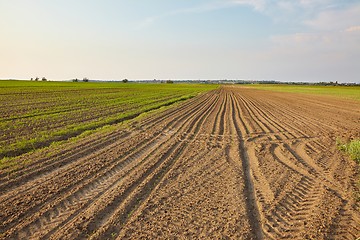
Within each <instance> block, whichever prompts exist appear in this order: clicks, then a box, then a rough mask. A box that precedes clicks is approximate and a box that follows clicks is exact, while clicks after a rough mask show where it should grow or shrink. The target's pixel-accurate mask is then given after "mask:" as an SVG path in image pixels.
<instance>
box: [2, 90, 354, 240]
mask: <svg viewBox="0 0 360 240" xmlns="http://www.w3.org/2000/svg"><path fill="white" fill-rule="evenodd" d="M359 135H360V104H359V102H356V101H351V100H339V99H335V98H328V97H317V96H305V95H301V94H293V93H275V92H270V91H261V90H254V89H247V88H240V87H232V86H228V87H222V88H219V89H217V90H213V91H210V92H208V93H206V94H202V95H200V96H198V97H196V98H193V99H191V100H188V101H186V102H184V103H182V104H180V105H178V106H177V107H175V108H171V109H169V110H166V111H165V112H162V113H160V114H157V115H153V116H151V117H148V118H146V119H143V120H141V121H139V122H134V123H132V127H131V129H119V130H116V131H113V132H111V133H106V134H105V133H104V134H98V135H95V136H90V137H88V138H86V139H83V140H81V141H80V142H77V143H75V144H69V145H66V146H65V147H64V149H62V151H60V152H56V154H51V153H47V154H41V153H34V154H30V155H26V156H24V158H31V159H32V162H31V164H29V165H28V166H27V167H26V168H19V169H18V170H17V171H15V172H14V173H13V174H12V175H11V176H7V175H5V174H4V173H2V174H0V177H1V182H0V193H1V195H0V209H1V211H0V224H1V226H0V229H1V232H0V234H1V235H0V237H1V238H4V239H84V238H85V239H86V238H88V239H107V238H109V239H113V238H114V239H115V238H118V239H140V238H150V239H159V238H161V239H176V238H189V239H193V238H196V239H207V238H211V239H223V238H224V239H226V238H230V239H356V238H357V237H359V236H360V234H359V233H360V225H359V223H360V213H359V210H358V209H359V205H358V204H359V203H358V202H356V201H355V200H356V199H355V197H354V191H355V190H356V181H357V180H356V179H357V176H356V165H355V163H354V162H353V161H350V160H349V159H348V158H347V157H346V156H343V154H342V153H341V152H338V150H337V149H336V144H335V139H336V137H347V138H349V137H359ZM25 160H26V159H24V161H25Z"/></svg>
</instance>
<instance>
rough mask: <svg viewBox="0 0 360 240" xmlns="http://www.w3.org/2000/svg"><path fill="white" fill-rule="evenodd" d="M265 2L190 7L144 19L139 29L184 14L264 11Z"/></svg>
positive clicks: (250, 0) (232, 1)
mask: <svg viewBox="0 0 360 240" xmlns="http://www.w3.org/2000/svg"><path fill="white" fill-rule="evenodd" d="M265 3H266V1H265V0H230V1H221V2H220V1H216V2H212V3H208V4H204V5H200V6H195V7H190V8H183V9H177V10H173V11H170V12H166V13H162V14H159V15H156V16H150V17H148V18H146V19H144V20H143V21H142V22H141V23H140V24H139V25H138V27H139V28H143V27H146V26H149V25H151V24H153V23H154V22H156V21H158V20H161V19H164V18H167V17H172V16H176V15H183V14H195V13H204V12H211V11H216V10H220V9H225V8H232V7H237V6H240V5H243V6H250V7H252V8H253V9H254V10H256V11H263V10H264V8H265Z"/></svg>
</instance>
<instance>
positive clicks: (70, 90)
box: [0, 81, 217, 159]
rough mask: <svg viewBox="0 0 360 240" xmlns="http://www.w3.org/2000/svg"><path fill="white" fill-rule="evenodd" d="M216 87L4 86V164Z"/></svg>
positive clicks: (0, 121) (0, 139) (0, 95)
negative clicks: (9, 158)
mask: <svg viewBox="0 0 360 240" xmlns="http://www.w3.org/2000/svg"><path fill="white" fill-rule="evenodd" d="M216 87H217V86H216V85H205V84H150V83H143V84H139V83H126V84H124V83H115V82H110V83H109V82H106V83H102V82H97V83H92V82H87V83H84V82H49V81H47V82H41V81H39V82H36V81H33V82H31V81H0V102H1V105H2V107H1V109H0V132H1V133H2V134H1V136H0V159H1V158H2V157H11V156H16V155H19V154H23V153H26V152H28V151H33V150H34V149H38V148H41V147H44V146H48V145H49V144H51V143H53V142H55V141H61V140H64V139H68V138H70V137H75V136H78V135H79V134H81V133H83V132H85V131H89V130H94V129H97V128H101V127H103V126H107V125H111V124H115V123H119V122H121V121H123V120H126V119H131V118H134V117H136V116H139V115H140V114H142V113H144V112H148V111H151V110H154V109H157V108H160V107H162V106H168V105H170V104H173V103H175V102H178V101H183V100H186V99H188V98H191V97H193V96H196V95H197V94H199V93H202V92H205V91H209V90H212V89H215V88H216Z"/></svg>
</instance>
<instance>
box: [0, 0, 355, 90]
mask: <svg viewBox="0 0 360 240" xmlns="http://www.w3.org/2000/svg"><path fill="white" fill-rule="evenodd" d="M0 16H1V20H0V33H1V37H0V53H1V58H0V79H8V78H12V79H30V78H31V77H36V76H38V77H43V76H45V77H47V78H48V79H54V80H67V79H72V78H80V79H81V78H83V77H87V78H89V79H104V80H116V79H123V78H128V79H154V78H156V79H256V80H262V79H266V80H279V81H306V82H315V81H326V82H329V81H339V82H357V83H360V0H342V1H339V0H192V1H179V0H168V1H164V0H163V1H160V0H152V1H149V0H147V1H145V0H131V1H130V0H118V1H116V0H51V1H49V0H31V1H29V0H0Z"/></svg>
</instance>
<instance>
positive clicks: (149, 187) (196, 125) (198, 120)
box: [95, 101, 216, 239]
mask: <svg viewBox="0 0 360 240" xmlns="http://www.w3.org/2000/svg"><path fill="white" fill-rule="evenodd" d="M215 103H216V101H212V104H211V106H210V107H205V108H204V109H206V110H205V112H202V111H203V110H202V109H201V112H200V113H201V114H200V117H194V120H193V121H192V122H190V123H189V124H188V126H189V127H190V129H189V130H188V131H186V132H190V133H192V132H193V133H192V137H190V141H194V140H196V136H197V135H198V133H199V129H200V126H201V125H202V123H203V122H204V121H205V119H206V117H207V116H208V115H209V114H210V113H211V111H212V110H213V109H214V105H215ZM176 144H177V148H178V149H180V150H177V149H176V150H172V151H170V152H168V155H173V157H172V158H171V160H169V163H168V165H166V166H165V167H164V168H165V170H164V171H160V173H161V174H160V175H159V176H158V177H157V179H159V180H158V181H157V182H161V179H162V178H163V177H164V176H165V174H166V173H167V172H168V171H169V170H170V169H171V167H172V166H173V165H174V164H175V162H176V160H177V159H179V158H180V157H181V156H182V154H183V151H184V149H186V148H187V146H188V143H187V142H186V141H185V142H184V141H181V142H177V143H176ZM178 145H179V146H178ZM172 152H176V154H173V153H172ZM153 179H154V178H151V180H149V182H153V181H154V180H153ZM143 181H144V180H143ZM149 182H146V186H145V187H144V188H145V189H144V188H143V189H142V190H140V193H139V195H137V197H133V198H132V200H130V203H129V204H127V206H126V207H125V211H124V212H123V213H122V214H121V216H117V219H119V220H120V224H118V226H117V227H115V226H114V225H113V227H111V228H108V229H107V230H105V232H103V233H100V234H101V237H100V239H102V238H106V237H111V235H113V234H114V233H115V234H116V235H118V234H119V232H120V231H121V226H123V225H125V224H126V222H127V221H128V220H129V218H130V217H131V215H132V213H133V212H134V211H136V209H138V207H139V206H140V205H141V204H142V203H143V202H145V201H146V199H147V197H148V196H149V195H150V194H151V192H152V191H154V190H155V189H156V185H155V184H151V183H149ZM136 199H141V200H140V201H135V200H136ZM134 201H135V202H136V204H135V203H134ZM102 221H104V220H102ZM98 227H99V226H97V228H98ZM98 237H99V236H96V237H95V238H98Z"/></svg>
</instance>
